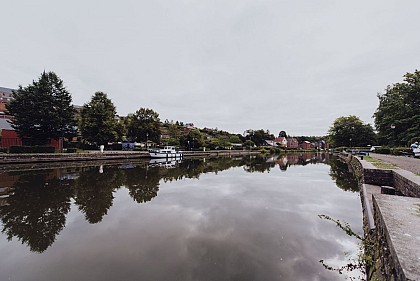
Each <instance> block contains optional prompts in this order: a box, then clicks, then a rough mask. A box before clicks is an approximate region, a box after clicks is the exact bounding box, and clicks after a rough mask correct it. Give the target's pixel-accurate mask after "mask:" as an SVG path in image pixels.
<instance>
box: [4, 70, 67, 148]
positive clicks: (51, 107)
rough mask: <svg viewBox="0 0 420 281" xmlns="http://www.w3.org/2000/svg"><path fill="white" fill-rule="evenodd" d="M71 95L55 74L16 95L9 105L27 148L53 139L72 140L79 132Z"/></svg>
mask: <svg viewBox="0 0 420 281" xmlns="http://www.w3.org/2000/svg"><path fill="white" fill-rule="evenodd" d="M71 102H72V100H71V95H70V93H69V92H68V91H67V90H66V88H65V87H64V84H63V81H62V80H61V79H60V78H59V77H58V76H57V75H56V74H55V73H54V72H45V71H44V72H43V73H42V74H41V77H40V78H39V79H38V81H33V82H32V84H30V85H28V86H27V87H24V88H23V87H22V86H20V85H19V88H18V89H17V90H16V91H13V100H12V101H11V102H10V103H9V104H8V105H7V110H8V112H9V114H11V115H13V117H14V119H13V121H12V127H13V128H14V129H15V130H16V132H17V134H18V135H19V137H20V138H21V139H22V140H23V142H24V144H28V145H43V144H47V143H48V140H49V139H50V138H53V139H56V140H57V139H58V138H60V137H63V136H67V137H69V136H71V135H73V134H74V132H75V130H74V128H75V118H74V108H73V106H72V105H71Z"/></svg>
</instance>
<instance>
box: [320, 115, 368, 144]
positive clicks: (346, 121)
mask: <svg viewBox="0 0 420 281" xmlns="http://www.w3.org/2000/svg"><path fill="white" fill-rule="evenodd" d="M328 132H329V141H330V143H331V145H332V146H335V147H338V146H348V147H355V146H367V145H372V144H375V142H376V135H375V132H374V131H373V128H372V126H371V125H370V124H364V123H363V121H362V120H360V119H359V117H356V116H354V115H351V116H347V117H339V118H337V119H335V121H334V123H333V125H332V126H331V127H330V129H329V131H328Z"/></svg>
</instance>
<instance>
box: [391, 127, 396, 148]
mask: <svg viewBox="0 0 420 281" xmlns="http://www.w3.org/2000/svg"><path fill="white" fill-rule="evenodd" d="M391 129H392V142H391V144H392V146H394V145H395V125H394V124H391Z"/></svg>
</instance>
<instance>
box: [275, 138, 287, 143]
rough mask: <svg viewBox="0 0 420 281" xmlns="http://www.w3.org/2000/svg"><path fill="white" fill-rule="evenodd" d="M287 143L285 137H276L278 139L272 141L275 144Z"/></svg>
mask: <svg viewBox="0 0 420 281" xmlns="http://www.w3.org/2000/svg"><path fill="white" fill-rule="evenodd" d="M285 140H286V141H287V139H286V138H285V137H278V138H276V139H275V140H274V141H275V142H283V141H285Z"/></svg>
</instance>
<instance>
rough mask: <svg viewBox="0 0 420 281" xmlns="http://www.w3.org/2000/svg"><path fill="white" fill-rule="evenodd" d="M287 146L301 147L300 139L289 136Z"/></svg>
mask: <svg viewBox="0 0 420 281" xmlns="http://www.w3.org/2000/svg"><path fill="white" fill-rule="evenodd" d="M287 148H295V149H296V148H299V141H298V140H297V139H296V138H288V139H287Z"/></svg>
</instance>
